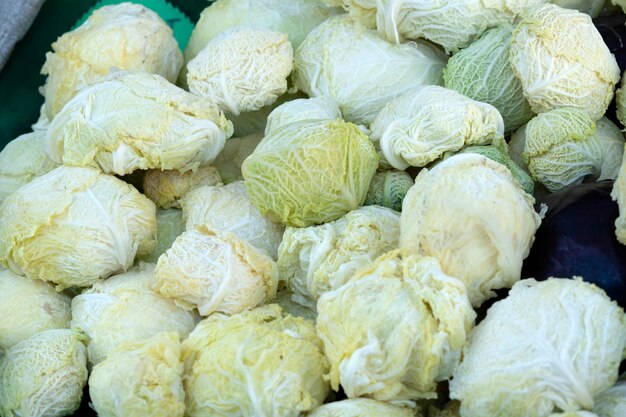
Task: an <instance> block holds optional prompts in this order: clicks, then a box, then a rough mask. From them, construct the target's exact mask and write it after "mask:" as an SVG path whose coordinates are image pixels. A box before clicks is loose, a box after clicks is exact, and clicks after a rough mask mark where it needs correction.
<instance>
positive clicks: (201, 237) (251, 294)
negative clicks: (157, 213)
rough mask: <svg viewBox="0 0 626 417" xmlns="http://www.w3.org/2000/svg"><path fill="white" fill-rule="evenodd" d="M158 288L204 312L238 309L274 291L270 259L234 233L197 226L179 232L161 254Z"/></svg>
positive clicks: (262, 300)
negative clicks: (168, 247)
mask: <svg viewBox="0 0 626 417" xmlns="http://www.w3.org/2000/svg"><path fill="white" fill-rule="evenodd" d="M155 275H156V290H157V291H158V292H159V293H160V294H161V295H163V296H164V297H167V298H170V299H172V300H174V301H176V303H177V304H178V305H180V306H182V307H185V308H187V309H190V310H191V309H193V308H196V307H197V308H198V311H199V312H200V314H201V315H203V316H208V315H210V314H211V313H213V312H216V311H219V312H221V313H226V314H236V313H239V312H241V311H244V310H247V309H250V308H253V307H256V306H257V305H262V304H265V302H267V301H269V300H271V299H272V298H274V297H275V296H276V288H277V285H278V269H277V268H276V264H275V263H274V261H272V259H271V258H270V257H269V256H267V255H266V254H265V253H263V252H260V251H258V250H256V249H255V248H254V247H252V246H251V245H249V244H247V243H246V242H245V241H243V240H241V239H240V238H238V237H237V236H235V235H234V234H232V233H216V232H215V231H213V230H211V229H208V228H206V227H205V226H198V227H197V228H195V229H193V230H188V231H186V232H185V233H183V234H182V235H180V236H179V237H178V238H177V239H176V241H175V242H174V244H173V245H172V247H171V248H170V249H169V250H168V251H167V252H165V254H164V255H162V256H161V257H160V258H159V262H158V263H157V266H156V270H155Z"/></svg>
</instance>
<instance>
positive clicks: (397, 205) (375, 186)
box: [365, 170, 414, 211]
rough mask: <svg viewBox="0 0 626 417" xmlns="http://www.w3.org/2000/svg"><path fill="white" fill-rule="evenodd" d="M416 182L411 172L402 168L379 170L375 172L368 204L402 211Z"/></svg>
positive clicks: (366, 198) (369, 190)
mask: <svg viewBox="0 0 626 417" xmlns="http://www.w3.org/2000/svg"><path fill="white" fill-rule="evenodd" d="M413 184H414V181H413V178H411V176H410V175H409V174H407V173H406V172H404V171H400V170H389V171H379V172H377V173H376V174H374V177H373V178H372V182H370V188H369V189H368V190H367V196H366V197H365V205H366V206H372V205H373V206H383V207H388V208H390V209H393V210H395V211H402V202H403V201H404V197H405V196H406V193H407V192H408V191H409V188H411V187H412V186H413Z"/></svg>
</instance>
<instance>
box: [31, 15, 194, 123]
mask: <svg viewBox="0 0 626 417" xmlns="http://www.w3.org/2000/svg"><path fill="white" fill-rule="evenodd" d="M52 50H53V52H48V53H47V54H46V62H45V64H44V66H43V68H42V69H41V73H42V74H44V75H47V76H48V78H47V79H46V84H45V85H44V86H43V89H42V93H43V95H44V97H45V98H46V102H45V106H46V114H47V115H48V118H49V119H50V120H52V119H53V118H54V117H55V115H56V114H57V113H59V112H60V111H61V109H62V108H63V106H64V105H65V104H66V103H67V102H69V101H70V100H71V99H72V97H74V95H75V94H76V93H77V92H78V91H79V90H81V89H83V88H84V87H86V86H89V85H91V84H95V83H96V82H98V81H100V80H101V79H102V78H103V77H104V76H106V75H107V74H108V73H109V70H110V69H111V68H119V69H124V70H136V71H142V72H147V73H152V74H158V75H160V76H162V77H164V78H165V79H166V80H168V81H170V82H175V81H176V78H177V77H178V72H179V71H180V69H181V67H182V65H183V55H182V53H181V52H180V49H179V48H178V44H177V43H176V39H174V36H173V34H172V29H170V27H169V26H168V25H167V23H165V22H164V21H163V19H161V18H160V17H159V15H158V14H156V13H155V12H153V11H152V10H150V9H148V8H146V7H144V6H142V5H139V4H132V3H122V4H117V5H113V6H104V7H100V8H98V9H97V10H95V11H94V12H93V13H92V14H91V16H89V18H88V19H87V21H86V22H85V23H83V24H82V25H80V26H79V27H77V28H76V29H74V30H72V31H71V32H67V33H65V34H63V35H62V36H61V37H60V38H58V39H57V40H56V42H54V43H53V44H52Z"/></svg>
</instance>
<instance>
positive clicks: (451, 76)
mask: <svg viewBox="0 0 626 417" xmlns="http://www.w3.org/2000/svg"><path fill="white" fill-rule="evenodd" d="M512 31H513V26H511V25H503V26H500V27H498V28H494V29H490V30H488V31H487V32H485V33H484V34H483V35H482V36H481V37H480V39H478V40H477V41H475V42H474V43H472V44H471V45H470V46H469V47H467V48H465V49H463V50H461V51H459V52H458V53H456V54H454V55H453V56H452V57H451V58H450V60H448V65H446V67H445V68H444V70H443V79H444V81H445V86H446V87H447V88H450V89H452V90H455V91H458V92H459V93H461V94H463V95H466V96H467V97H469V98H471V99H474V100H476V101H481V102H484V103H489V104H491V105H493V106H494V107H495V108H496V109H498V111H499V112H500V114H501V115H502V119H503V120H504V128H505V129H504V130H505V131H506V132H512V131H514V130H515V129H517V128H519V127H520V126H521V125H523V124H524V123H526V122H527V121H529V120H530V119H531V118H532V117H533V112H532V110H531V109H530V105H529V104H528V101H526V98H525V97H524V94H523V93H522V84H521V83H520V82H519V80H518V79H517V78H515V74H514V73H513V68H512V67H511V64H510V62H509V51H510V49H511V47H510V41H511V33H512Z"/></svg>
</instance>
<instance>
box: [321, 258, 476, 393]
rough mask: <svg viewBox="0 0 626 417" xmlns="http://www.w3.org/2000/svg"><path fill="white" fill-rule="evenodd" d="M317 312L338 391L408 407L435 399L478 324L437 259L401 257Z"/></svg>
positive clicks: (357, 277) (372, 268) (360, 275)
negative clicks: (468, 337) (438, 383)
mask: <svg viewBox="0 0 626 417" xmlns="http://www.w3.org/2000/svg"><path fill="white" fill-rule="evenodd" d="M317 312H318V316H317V325H316V329H317V334H318V335H319V337H320V338H321V339H322V341H323V342H324V352H325V353H326V357H327V358H328V360H329V361H330V366H331V370H330V375H329V378H330V383H331V386H332V388H333V389H334V390H337V389H338V388H339V384H340V383H341V386H342V387H343V390H344V391H345V393H346V395H347V396H348V398H354V397H371V398H374V399H376V400H379V401H389V402H391V403H393V404H404V405H411V404H413V402H412V400H415V399H419V398H436V397H437V394H436V388H437V385H436V383H437V382H439V381H444V380H447V379H448V378H449V377H450V376H451V375H452V371H453V369H454V367H455V366H457V365H458V363H459V361H460V358H461V350H462V349H463V346H464V344H465V340H466V338H467V336H468V334H469V332H470V330H471V329H472V327H473V322H474V318H475V317H476V314H475V313H474V310H472V306H471V305H470V302H469V299H468V298H467V292H466V290H465V286H464V285H463V283H462V282H461V281H459V280H458V279H456V278H453V277H450V276H448V275H446V274H445V273H444V272H443V271H442V270H441V267H440V266H439V263H438V262H437V260H436V259H434V258H428V257H422V256H420V255H416V254H411V253H410V252H407V251H401V250H395V251H391V252H389V253H387V254H385V255H383V256H381V257H380V258H378V259H377V260H376V261H375V262H373V263H371V264H369V265H366V266H365V267H364V268H363V269H361V270H359V271H358V272H356V273H355V274H354V275H353V276H352V278H351V279H350V281H349V282H348V283H346V284H345V285H343V286H342V287H339V288H338V289H336V290H334V291H330V292H327V293H325V294H323V295H322V296H321V297H320V299H319V301H318V303H317Z"/></svg>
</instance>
